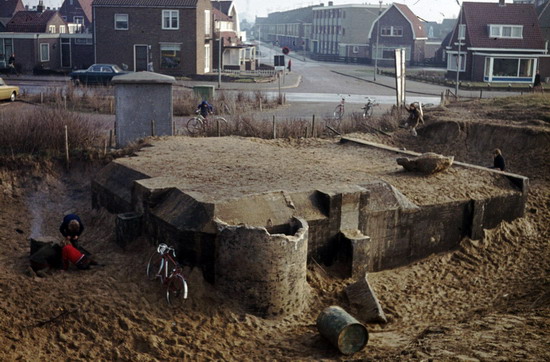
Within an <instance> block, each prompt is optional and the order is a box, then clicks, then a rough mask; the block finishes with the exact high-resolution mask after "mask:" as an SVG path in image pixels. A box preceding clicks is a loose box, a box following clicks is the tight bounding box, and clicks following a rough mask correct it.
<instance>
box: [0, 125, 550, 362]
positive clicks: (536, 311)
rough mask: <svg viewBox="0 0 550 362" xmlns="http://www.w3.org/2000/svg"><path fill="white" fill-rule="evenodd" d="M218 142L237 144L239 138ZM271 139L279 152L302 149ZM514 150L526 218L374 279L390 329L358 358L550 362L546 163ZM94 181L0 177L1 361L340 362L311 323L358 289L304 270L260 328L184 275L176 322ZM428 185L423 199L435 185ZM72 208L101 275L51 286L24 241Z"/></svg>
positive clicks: (407, 140) (67, 277)
mask: <svg viewBox="0 0 550 362" xmlns="http://www.w3.org/2000/svg"><path fill="white" fill-rule="evenodd" d="M428 119H429V117H428ZM434 122H435V120H434V119H433V118H432V119H431V120H429V121H428V122H427V123H428V124H430V123H434ZM362 137H365V138H367V139H370V140H376V141H379V142H388V143H393V144H394V145H399V146H401V147H406V148H407V149H414V150H417V151H422V152H424V151H435V152H438V153H443V154H446V155H454V156H455V160H458V161H466V162H468V161H469V162H476V161H480V160H481V159H482V158H488V157H490V155H489V153H488V154H487V156H485V157H482V156H479V160H476V159H473V158H472V157H470V156H469V155H471V154H473V153H475V152H473V150H472V148H471V147H473V146H471V147H470V146H464V142H463V143H461V146H460V147H457V146H456V145H453V144H448V145H438V144H435V143H431V141H430V139H426V138H422V136H419V137H418V138H417V139H413V138H411V137H410V136H409V135H408V134H406V133H404V132H403V131H401V132H398V134H396V135H394V136H392V138H391V139H390V138H387V137H385V136H374V135H362ZM518 139H519V138H518ZM224 142H225V144H226V146H227V147H232V146H231V144H232V142H234V145H233V147H239V146H238V144H239V142H241V141H240V140H239V139H234V140H233V141H229V140H224ZM279 142H281V143H282V145H279V146H280V147H284V148H286V149H287V151H292V149H293V148H296V149H298V148H301V147H307V146H306V145H302V144H293V143H292V142H285V141H279ZM508 142H509V144H513V141H508ZM420 143H422V147H419V148H418V149H415V147H414V146H417V145H419V144H420ZM546 147H548V144H546ZM522 150H525V147H524V146H523V145H522V144H520V143H518V144H517V148H508V149H506V150H504V154H505V157H506V156H507V155H510V157H509V159H511V161H512V162H513V165H514V172H516V173H519V174H524V175H526V176H528V177H532V178H533V179H532V182H531V187H532V189H531V192H530V197H529V204H528V207H527V213H526V216H525V217H524V218H522V219H519V220H516V221H514V222H512V223H502V224H501V225H500V226H498V227H497V228H495V229H493V230H488V231H486V237H485V239H484V240H482V241H481V240H468V239H465V240H464V241H463V242H462V244H461V246H460V248H458V250H454V251H450V252H449V253H445V254H441V255H432V256H431V257H429V258H427V259H425V260H422V261H420V262H417V263H415V264H413V265H409V266H406V267H402V268H398V269H395V270H388V271H383V272H378V273H371V274H370V275H369V281H370V282H371V284H372V286H373V288H374V290H375V291H376V293H377V296H378V297H379V299H380V303H381V305H382V307H383V308H384V311H385V313H386V315H387V316H388V318H389V323H388V324H387V325H384V326H378V325H368V329H369V332H370V340H369V343H368V345H367V347H366V348H365V349H364V350H363V351H361V352H359V353H357V354H355V355H353V357H352V358H354V359H367V360H369V359H370V360H409V359H429V358H433V359H435V360H463V359H471V360H475V359H479V360H487V361H489V360H490V361H494V360H532V361H541V360H549V359H550V348H548V340H549V334H550V319H549V317H550V316H549V312H550V294H549V289H550V288H549V287H550V284H549V276H548V271H549V270H550V257H549V248H548V240H549V239H550V226H549V223H548V220H549V219H550V192H549V191H550V177H549V174H548V172H547V171H548V164H536V163H534V162H537V160H538V159H539V158H538V154H537V155H535V154H526V153H523V154H522V156H521V160H522V161H523V162H516V159H515V157H517V156H512V155H517V154H519V153H520V152H522ZM539 151H540V152H543V153H544V152H546V153H548V152H549V150H548V149H543V150H540V147H539ZM488 152H489V151H488ZM478 153H479V150H478ZM249 157H253V155H250V156H249ZM546 159H548V158H546ZM261 163H262V160H261V159H258V160H257V164H261ZM478 163H479V164H483V163H482V162H478ZM203 166H204V168H205V169H207V168H208V167H207V166H208V165H207V164H206V165H203ZM266 167H267V166H266ZM316 167H318V168H319V169H320V170H322V169H323V165H322V164H320V165H316ZM522 171H525V172H522ZM95 172H97V167H92V166H86V167H84V166H82V165H81V166H77V165H74V167H73V169H72V170H71V173H70V174H65V173H63V172H62V171H59V173H57V172H56V171H55V168H54V167H51V168H49V169H46V168H34V169H21V167H20V169H19V170H17V171H6V169H5V168H4V169H3V170H2V171H0V179H1V180H2V182H1V183H0V191H1V192H0V202H1V206H2V207H1V210H2V211H1V213H0V247H1V249H2V253H1V256H0V261H1V262H0V295H1V298H0V346H1V348H0V360H16V359H22V360H59V359H70V360H132V361H148V360H182V359H185V358H187V359H189V360H206V359H215V360H238V361H241V360H340V359H343V357H342V356H341V355H340V354H339V353H338V352H337V351H336V350H335V349H334V348H333V347H332V346H331V345H330V344H329V343H328V342H327V341H326V340H324V339H323V338H322V337H321V336H320V335H319V333H318V332H317V329H316V327H315V320H316V318H317V316H318V315H319V313H320V312H321V310H322V309H323V308H325V307H326V306H329V305H332V304H337V305H340V306H342V307H343V308H347V307H348V303H347V301H346V299H345V293H344V288H345V286H346V285H348V284H350V283H352V282H353V280H342V279H339V278H338V277H336V276H335V275H334V273H331V270H330V269H327V268H323V267H321V266H317V265H311V266H310V268H309V271H308V282H309V284H310V286H311V295H310V299H309V307H308V309H307V310H305V311H304V312H303V313H298V314H296V315H293V316H289V317H286V318H282V319H275V320H265V319H261V318H258V317H254V316H252V315H249V314H246V313H244V312H242V311H239V309H238V308H237V307H235V306H234V305H232V304H231V301H229V300H226V299H224V296H223V295H219V294H218V293H216V291H215V290H214V289H213V288H212V286H210V285H209V284H208V283H206V282H204V280H203V279H202V276H201V275H200V272H199V271H198V270H197V269H195V270H192V271H190V270H188V271H187V272H188V274H189V287H190V300H189V301H188V303H187V304H186V306H185V308H184V310H182V311H178V312H172V311H170V310H169V309H168V307H167V305H166V302H165V300H164V299H163V296H162V289H161V288H160V286H159V285H157V284H158V283H156V282H150V281H148V280H146V278H145V264H146V261H147V258H148V256H149V255H150V253H151V252H152V251H153V247H152V246H151V245H149V244H148V242H147V241H146V240H138V241H136V242H135V244H133V245H132V247H131V248H128V249H127V250H121V249H120V248H119V247H118V246H116V244H115V243H114V242H113V241H114V234H113V230H114V217H113V216H112V215H109V214H107V213H106V212H104V211H94V210H91V202H90V187H89V182H90V179H91V177H93V174H94V173H95ZM320 172H322V171H320ZM326 172H327V173H328V171H326ZM23 175H25V176H24V177H23ZM434 180H435V179H434ZM283 181H284V180H283ZM283 181H281V182H283ZM426 188H427V190H425V191H426V192H430V191H431V188H432V186H430V184H428V185H427V186H426ZM69 211H75V212H78V213H79V214H81V216H82V217H83V220H84V223H85V225H86V230H85V232H84V234H83V237H82V244H83V245H84V247H86V248H87V249H89V250H90V251H91V252H93V253H94V254H95V255H96V256H97V258H98V259H99V260H100V261H101V262H103V263H105V264H106V266H104V267H96V268H94V269H92V270H89V271H76V270H74V269H71V270H70V271H68V272H57V273H54V274H53V275H51V276H48V277H46V278H40V277H37V276H29V275H27V272H26V269H27V266H28V259H27V258H28V251H29V243H28V237H29V236H31V235H38V234H43V235H54V236H57V235H58V231H57V228H58V226H59V223H60V221H61V218H62V216H63V214H64V213H66V212H69ZM434 222H436V221H434Z"/></svg>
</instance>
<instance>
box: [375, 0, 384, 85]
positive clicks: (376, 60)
mask: <svg viewBox="0 0 550 362" xmlns="http://www.w3.org/2000/svg"><path fill="white" fill-rule="evenodd" d="M381 14H382V0H380V8H379V9H378V21H377V22H376V54H375V56H376V57H375V58H374V80H375V81H376V73H378V41H379V40H380V15H381Z"/></svg>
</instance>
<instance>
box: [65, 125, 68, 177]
mask: <svg viewBox="0 0 550 362" xmlns="http://www.w3.org/2000/svg"><path fill="white" fill-rule="evenodd" d="M65 162H66V163H67V169H69V129H68V128H67V125H65Z"/></svg>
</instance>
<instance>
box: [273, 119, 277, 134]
mask: <svg viewBox="0 0 550 362" xmlns="http://www.w3.org/2000/svg"><path fill="white" fill-rule="evenodd" d="M275 138H277V127H276V126H275V115H273V139H275Z"/></svg>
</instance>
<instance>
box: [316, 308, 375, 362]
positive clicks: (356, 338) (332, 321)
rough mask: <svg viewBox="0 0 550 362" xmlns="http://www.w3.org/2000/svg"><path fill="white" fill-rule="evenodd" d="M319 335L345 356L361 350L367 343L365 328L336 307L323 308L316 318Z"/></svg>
mask: <svg viewBox="0 0 550 362" xmlns="http://www.w3.org/2000/svg"><path fill="white" fill-rule="evenodd" d="M317 329H318V330H319V333H321V335H322V336H323V337H325V338H326V339H328V340H329V341H330V343H332V344H333V345H334V346H335V347H336V348H338V350H339V351H340V352H341V353H343V354H346V355H350V354H353V353H355V352H358V351H360V350H362V349H363V348H364V347H365V346H366V345H367V342H368V341H369V333H368V331H367V328H366V327H365V326H364V325H362V324H361V323H359V321H357V319H355V318H353V317H352V316H351V315H349V314H348V313H347V312H346V311H345V310H344V309H342V308H340V307H338V306H330V307H328V308H325V310H323V311H322V312H321V314H320V315H319V317H317Z"/></svg>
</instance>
